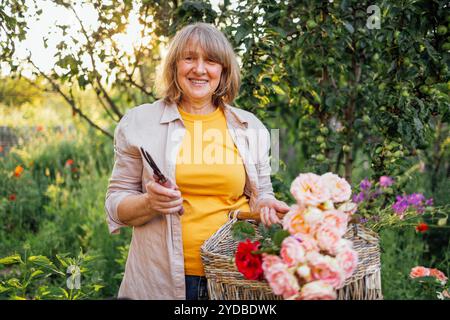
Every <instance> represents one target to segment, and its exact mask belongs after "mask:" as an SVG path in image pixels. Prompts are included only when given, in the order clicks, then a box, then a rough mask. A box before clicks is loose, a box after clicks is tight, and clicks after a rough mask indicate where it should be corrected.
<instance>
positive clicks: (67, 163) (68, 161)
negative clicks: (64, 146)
mask: <svg viewBox="0 0 450 320" xmlns="http://www.w3.org/2000/svg"><path fill="white" fill-rule="evenodd" d="M73 162H74V161H73V160H72V159H67V161H66V167H70V166H71V165H73Z"/></svg>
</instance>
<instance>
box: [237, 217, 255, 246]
mask: <svg viewBox="0 0 450 320" xmlns="http://www.w3.org/2000/svg"><path fill="white" fill-rule="evenodd" d="M231 236H232V238H233V239H234V240H236V241H242V240H245V239H247V238H249V239H253V237H254V236H255V228H254V227H253V225H252V224H251V223H249V222H247V221H238V222H236V223H235V224H234V225H233V226H232V227H231Z"/></svg>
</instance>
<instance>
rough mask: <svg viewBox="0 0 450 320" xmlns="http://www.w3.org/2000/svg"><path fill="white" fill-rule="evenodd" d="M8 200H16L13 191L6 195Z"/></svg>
mask: <svg viewBox="0 0 450 320" xmlns="http://www.w3.org/2000/svg"><path fill="white" fill-rule="evenodd" d="M8 199H9V201H15V200H16V195H15V194H14V193H13V194H12V195H10V196H9V197H8Z"/></svg>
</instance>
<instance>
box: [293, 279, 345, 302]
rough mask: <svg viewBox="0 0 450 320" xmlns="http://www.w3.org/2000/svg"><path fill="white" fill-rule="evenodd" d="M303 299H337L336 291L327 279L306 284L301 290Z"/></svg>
mask: <svg viewBox="0 0 450 320" xmlns="http://www.w3.org/2000/svg"><path fill="white" fill-rule="evenodd" d="M300 299H302V300H335V299H336V292H335V291H334V290H333V287H332V286H331V285H330V284H329V283H327V282H325V281H321V280H319V281H313V282H309V283H307V284H305V285H304V286H303V288H302V290H301V292H300Z"/></svg>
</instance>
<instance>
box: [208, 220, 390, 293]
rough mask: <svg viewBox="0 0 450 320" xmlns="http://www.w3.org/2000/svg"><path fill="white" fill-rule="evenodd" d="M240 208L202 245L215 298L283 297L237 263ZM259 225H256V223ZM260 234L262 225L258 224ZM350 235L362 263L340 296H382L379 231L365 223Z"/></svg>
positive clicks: (354, 227) (209, 286) (351, 231)
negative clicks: (235, 234)
mask: <svg viewBox="0 0 450 320" xmlns="http://www.w3.org/2000/svg"><path fill="white" fill-rule="evenodd" d="M238 214H239V212H231V213H230V220H229V221H228V222H227V223H226V224H224V225H223V226H222V227H221V228H220V229H219V230H218V231H217V232H216V233H214V234H213V235H212V236H211V237H210V238H209V239H208V240H206V241H205V243H204V244H203V245H202V247H201V256H202V261H203V265H204V269H205V275H206V278H207V280H208V292H209V297H210V299H211V300H280V299H282V297H280V296H276V295H275V294H274V293H273V292H272V289H271V288H270V286H269V285H268V284H267V282H266V281H254V280H247V279H245V278H244V277H243V275H242V274H241V273H240V272H239V271H238V270H237V268H236V265H235V264H234V260H233V257H234V253H235V250H236V247H237V242H236V241H234V240H233V239H232V237H231V227H232V226H233V224H234V223H235V222H236V221H238ZM255 226H256V225H255ZM256 232H257V237H260V235H259V234H258V229H257V228H256ZM344 237H345V238H346V239H349V240H351V241H352V242H353V249H355V250H356V251H357V252H358V266H357V268H356V270H355V272H354V274H353V276H352V277H351V278H349V279H347V281H346V282H345V285H344V287H343V288H341V289H339V290H338V291H337V297H338V299H339V300H380V299H383V295H382V292H381V274H380V267H381V264H380V249H379V239H378V236H377V234H376V233H374V232H373V231H371V230H368V229H367V228H364V227H363V226H361V225H357V224H352V225H350V226H349V228H348V230H347V233H346V234H345V235H344Z"/></svg>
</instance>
